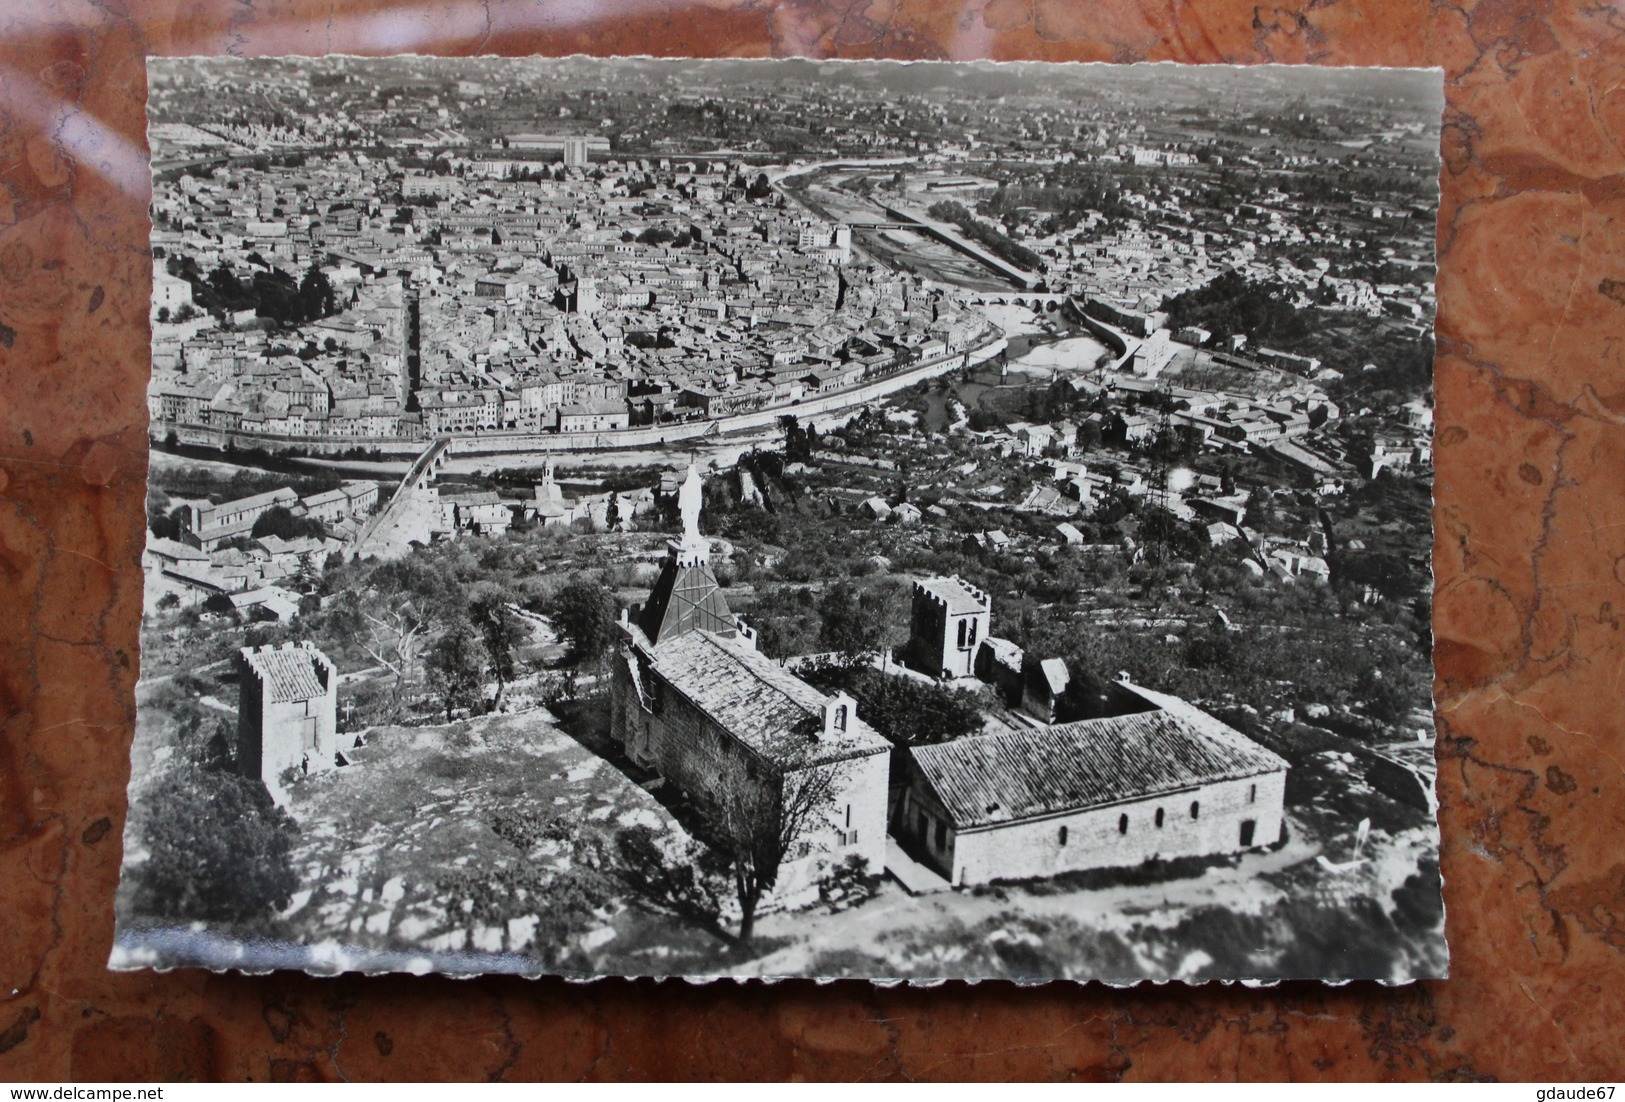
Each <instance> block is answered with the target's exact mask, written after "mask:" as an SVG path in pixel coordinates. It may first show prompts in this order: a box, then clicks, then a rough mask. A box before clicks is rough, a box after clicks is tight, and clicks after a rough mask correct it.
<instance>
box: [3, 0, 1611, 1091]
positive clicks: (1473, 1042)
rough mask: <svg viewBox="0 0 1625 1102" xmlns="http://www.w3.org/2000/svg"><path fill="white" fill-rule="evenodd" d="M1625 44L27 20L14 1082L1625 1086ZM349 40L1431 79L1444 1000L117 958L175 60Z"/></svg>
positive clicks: (9, 479)
mask: <svg viewBox="0 0 1625 1102" xmlns="http://www.w3.org/2000/svg"><path fill="white" fill-rule="evenodd" d="M1622 32H1625V11H1621V10H1620V8H1619V7H1618V5H1611V4H1609V3H1606V2H1603V0H1595V2H1593V0H1582V2H1575V3H1571V4H1558V3H1533V2H1530V3H1520V2H1515V0H1485V2H1477V3H1475V2H1472V0H1466V2H1464V3H1460V4H1448V3H1424V2H1422V0H1386V2H1379V0H1368V2H1365V3H1357V2H1355V0H1309V2H1308V3H1306V4H1304V5H1303V6H1302V7H1298V8H1292V7H1285V6H1281V7H1272V6H1268V5H1267V4H1265V5H1255V4H1253V3H1251V2H1241V0H1216V2H1205V3H1200V4H1198V3H1195V2H1193V0H1103V2H1098V3H1095V2H1076V0H1075V2H1069V3H1062V2H1059V0H985V2H984V0H965V2H963V3H960V4H954V3H951V2H925V0H872V2H868V3H865V2H864V0H858V2H857V3H827V2H823V0H784V2H773V0H754V2H743V3H735V2H729V0H710V2H701V3H686V4H685V3H682V2H681V0H671V2H662V0H596V2H595V0H485V2H481V0H398V2H397V0H58V2H50V0H5V2H4V3H0V625H4V631H0V1080H4V1079H32V1080H46V1079H49V1080H55V1081H62V1080H69V1079H77V1080H86V1079H91V1080H105V1079H115V1080H117V1079H124V1080H128V1079H146V1078H195V1079H202V1078H214V1077H227V1078H239V1077H242V1078H252V1079H295V1080H297V1079H332V1078H340V1077H349V1078H382V1077H393V1078H399V1077H410V1078H437V1077H456V1078H476V1079H478V1078H487V1077H505V1078H515V1079H517V1078H535V1077H569V1078H577V1077H588V1078H592V1077H597V1078H624V1077H661V1078H694V1077H698V1078H712V1077H806V1078H822V1077H859V1078H905V1077H906V1078H916V1079H917V1078H948V1077H960V1078H964V1077H970V1078H1010V1077H1019V1078H1031V1077H1036V1078H1054V1079H1066V1078H1076V1079H1087V1080H1094V1079H1118V1078H1128V1079H1156V1078H1186V1079H1198V1080H1206V1079H1231V1078H1237V1077H1241V1078H1296V1079H1314V1078H1331V1079H1369V1078H1396V1079H1412V1078H1439V1079H1477V1078H1488V1077H1495V1078H1501V1079H1530V1080H1542V1081H1548V1080H1556V1081H1567V1080H1572V1079H1579V1078H1589V1079H1596V1078H1614V1079H1618V1078H1621V1077H1622V1071H1625V1047H1622V1046H1621V1044H1620V1035H1621V1032H1620V1031H1621V1023H1622V1022H1625V847H1622V845H1621V839H1622V837H1625V799H1622V793H1625V776H1622V768H1625V767H1622V756H1625V736H1622V734H1621V731H1622V727H1625V722H1622V720H1621V718H1620V706H1619V699H1620V693H1619V685H1620V678H1621V672H1622V670H1625V635H1622V633H1621V631H1620V616H1621V615H1625V493H1622V492H1621V491H1622V489H1625V424H1622V423H1625V361H1622V358H1621V351H1622V338H1625V235H1622V233H1621V229H1622V223H1621V219H1622V216H1625V148H1622V143H1625V45H1622V43H1621V35H1622ZM329 51H343V52H351V53H381V52H392V51H417V52H424V53H444V54H470V53H479V52H489V53H503V54H517V53H543V54H561V53H571V52H587V53H600V54H605V53H651V54H658V55H683V54H692V55H722V56H766V55H790V54H801V55H808V56H815V57H877V56H889V57H920V58H956V59H963V58H972V57H993V58H1037V59H1044V60H1069V59H1070V60H1103V61H1140V60H1178V61H1189V62H1220V61H1224V62H1240V63H1258V62H1266V61H1279V62H1310V63H1315V64H1326V65H1339V64H1341V65H1351V64H1359V65H1437V66H1441V67H1442V68H1443V69H1444V70H1445V73H1446V86H1447V93H1448V106H1447V109H1446V118H1445V137H1444V157H1445V169H1444V173H1443V192H1444V194H1443V209H1442V214H1441V221H1440V229H1439V250H1440V272H1439V305H1440V309H1439V319H1438V327H1439V357H1438V397H1439V407H1438V413H1439V422H1438V423H1439V430H1438V432H1439V436H1438V449H1437V455H1438V459H1437V463H1438V487H1437V506H1436V511H1435V521H1436V526H1437V543H1436V549H1435V553H1434V556H1435V557H1434V562H1435V568H1436V571H1437V576H1438V599H1437V611H1436V633H1437V638H1438V682H1437V690H1436V691H1437V696H1438V704H1439V710H1440V736H1441V737H1440V757H1441V759H1442V760H1441V772H1440V778H1439V787H1440V793H1441V797H1442V799H1443V804H1444V807H1443V812H1442V826H1443V831H1444V847H1443V867H1444V873H1445V877H1446V887H1445V897H1446V903H1447V906H1448V908H1449V936H1450V941H1451V947H1452V978H1451V979H1450V980H1449V981H1447V982H1429V983H1423V984H1418V985H1414V986H1410V987H1405V988H1384V987H1379V986H1376V985H1366V984H1356V985H1350V986H1345V987H1341V988H1333V989H1323V988H1321V987H1318V986H1316V985H1311V984H1294V985H1288V986H1283V987H1279V988H1275V989H1271V990H1245V989H1239V988H1223V987H1217V986H1208V987H1202V988H1185V987H1178V986H1175V987H1163V988H1141V989H1136V990H1130V991H1117V990H1112V989H1109V988H1102V987H1099V986H1088V987H1076V986H1070V985H1050V986H1046V987H1037V988H1025V989H1024V988H1018V987H1015V986H1012V985H1009V984H983V985H981V986H977V987H970V986H966V985H963V984H950V985H947V986H944V987H941V988H937V989H931V990H910V989H890V990H882V989H875V988H872V987H869V986H867V985H864V984H860V983H840V984H835V985H832V986H828V987H822V988H821V987H818V986H816V985H814V984H812V983H807V982H796V983H786V984H781V985H778V986H775V987H764V986H762V985H760V984H734V983H720V984H715V985H712V986H705V987H697V986H690V985H687V984H684V983H680V982H668V983H658V984H657V983H624V982H600V983H596V984H592V985H570V984H566V983H563V982H557V981H543V982H526V981H520V980H506V979H489V980H479V981H450V980H443V979H436V978H427V979H411V978H407V977H393V978H381V979H367V978H362V977H354V976H352V977H345V978H342V979H336V980H332V979H330V980H316V979H311V978H309V977H306V976H304V975H274V976H265V977H248V976H241V975H212V974H209V973H200V972H173V973H170V974H167V975H158V974H152V973H136V974H112V973H109V972H107V971H106V970H105V969H104V968H103V962H104V961H105V960H106V958H107V953H108V949H109V946H110V944H111V940H112V932H113V914H112V898H113V891H114V887H115V885H116V883H117V878H118V869H119V839H120V838H121V836H122V834H123V824H124V786H125V782H126V779H127V775H128V769H129V765H128V757H127V753H128V748H129V742H130V734H131V729H132V722H133V698H132V694H131V690H132V686H133V684H134V681H135V678H136V672H137V643H136V636H137V623H138V620H139V614H140V586H141V573H140V563H139V558H140V550H141V544H142V523H143V509H142V497H143V479H144V476H145V467H146V452H145V443H144V441H145V435H144V433H145V425H146V412H145V401H144V388H145V384H146V378H147V325H146V313H147V297H148V292H149V281H150V264H149V261H148V256H149V254H148V252H147V221H146V213H145V212H146V206H147V201H148V197H149V183H148V179H147V168H146V161H145V156H146V153H145V139H144V133H145V129H144V116H143V99H144V94H145V71H144V68H143V56H144V55H148V54H152V55H170V54H188V53H222V52H232V53H240V54H245V55H248V54H279V53H304V54H315V53H324V52H329ZM1616 604H1617V605H1618V606H1619V608H1618V610H1617V611H1616V607H1615V606H1616Z"/></svg>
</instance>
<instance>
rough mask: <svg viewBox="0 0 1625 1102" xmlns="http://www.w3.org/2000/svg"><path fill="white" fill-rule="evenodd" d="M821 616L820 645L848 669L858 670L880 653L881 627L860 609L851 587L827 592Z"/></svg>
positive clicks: (841, 584) (820, 602)
mask: <svg viewBox="0 0 1625 1102" xmlns="http://www.w3.org/2000/svg"><path fill="white" fill-rule="evenodd" d="M818 614H819V616H820V617H821V619H822V621H823V626H822V627H821V628H820V629H819V632H818V641H819V643H820V644H821V645H822V646H823V647H824V649H825V650H831V651H834V652H836V653H837V654H839V655H840V656H841V657H842V659H843V660H845V662H846V664H847V665H849V666H855V665H857V664H859V663H860V662H863V661H864V660H865V659H867V658H869V657H870V656H871V655H873V654H874V653H875V652H876V651H877V650H879V648H880V623H879V621H878V619H877V618H876V617H875V616H872V615H870V614H868V613H866V612H865V611H864V609H862V608H861V607H860V605H859V600H858V595H857V592H856V590H855V589H854V588H853V587H852V586H851V585H849V584H848V583H846V582H837V583H836V584H834V585H832V586H830V587H829V588H828V589H826V590H824V594H823V596H822V597H820V598H819V600H818Z"/></svg>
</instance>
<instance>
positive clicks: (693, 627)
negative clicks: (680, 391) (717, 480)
mask: <svg viewBox="0 0 1625 1102" xmlns="http://www.w3.org/2000/svg"><path fill="white" fill-rule="evenodd" d="M701 495H702V487H701V484H700V474H699V471H698V470H696V469H695V468H694V466H693V465H692V464H691V465H690V466H689V468H688V478H687V479H686V480H684V482H683V487H682V489H681V490H679V491H678V494H677V509H678V512H679V513H680V514H681V515H682V518H683V535H682V537H681V538H680V539H674V540H669V541H667V543H666V561H665V563H664V564H663V565H662V566H661V568H660V577H658V578H656V579H655V584H654V589H653V590H651V591H650V593H649V600H648V602H647V603H646V604H645V605H644V606H643V610H642V611H641V612H640V613H639V614H638V627H640V628H641V629H643V634H644V635H646V636H648V637H649V642H650V643H652V644H655V645H658V644H660V643H663V642H665V641H666V640H668V639H675V638H677V637H678V636H680V635H684V634H686V633H688V632H690V631H711V632H716V633H717V634H719V635H732V634H734V632H735V630H736V624H737V622H736V620H735V619H734V615H733V613H732V612H731V611H730V610H729V609H728V602H727V600H726V599H725V598H724V597H723V596H722V587H721V585H719V584H718V582H717V576H716V575H715V574H713V573H712V572H711V544H710V541H709V540H707V539H706V538H705V537H704V536H702V535H700V499H701Z"/></svg>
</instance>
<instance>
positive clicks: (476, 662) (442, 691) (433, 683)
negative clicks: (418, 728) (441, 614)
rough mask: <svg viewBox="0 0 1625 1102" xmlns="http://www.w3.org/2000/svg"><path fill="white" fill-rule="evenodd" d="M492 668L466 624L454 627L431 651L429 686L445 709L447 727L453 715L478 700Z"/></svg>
mask: <svg viewBox="0 0 1625 1102" xmlns="http://www.w3.org/2000/svg"><path fill="white" fill-rule="evenodd" d="M489 664H490V656H489V655H488V654H487V653H486V650H485V643H484V642H483V641H482V640H481V639H480V633H479V632H478V631H477V630H475V628H474V625H473V624H471V623H469V622H468V621H467V620H459V621H457V622H456V623H454V624H452V625H451V627H449V628H447V629H446V633H445V634H444V635H442V636H441V637H440V638H439V639H437V640H435V644H434V646H433V647H431V648H429V657H428V667H429V685H430V687H431V688H432V689H433V690H434V693H435V695H437V696H438V697H440V699H441V702H442V703H444V704H445V706H446V722H447V723H450V722H451V715H452V712H453V711H455V710H456V709H458V708H472V707H473V706H474V703H475V702H476V701H478V700H479V698H480V691H481V689H482V688H483V686H484V683H485V669H486V666H487V665H489Z"/></svg>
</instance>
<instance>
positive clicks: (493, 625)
mask: <svg viewBox="0 0 1625 1102" xmlns="http://www.w3.org/2000/svg"><path fill="white" fill-rule="evenodd" d="M513 604H514V595H513V594H512V593H510V592H509V591H508V590H507V589H506V588H504V587H503V586H501V585H499V584H498V583H496V582H479V583H478V584H476V585H475V586H474V588H473V589H471V590H469V593H468V615H469V619H471V620H472V621H473V623H474V626H475V627H476V628H478V629H479V633H480V639H481V641H482V642H483V643H484V644H485V653H486V655H487V657H488V658H489V660H490V663H491V674H492V676H494V677H495V678H496V679H497V695H496V699H495V700H494V701H492V702H491V706H492V707H493V708H496V707H500V706H501V704H502V693H503V690H504V689H506V688H507V685H508V681H509V679H510V678H512V677H513V675H514V671H515V668H516V666H517V664H518V657H519V655H518V651H519V647H520V645H521V644H522V643H523V642H524V641H525V624H524V621H523V620H521V619H520V618H519V617H518V616H516V615H514V611H513V608H512V607H511V606H512V605H513Z"/></svg>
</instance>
